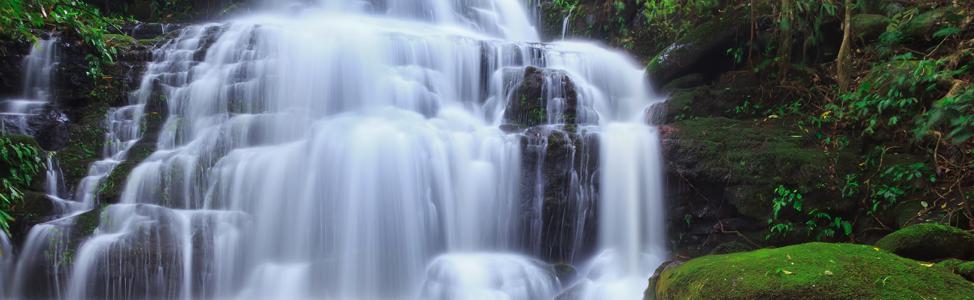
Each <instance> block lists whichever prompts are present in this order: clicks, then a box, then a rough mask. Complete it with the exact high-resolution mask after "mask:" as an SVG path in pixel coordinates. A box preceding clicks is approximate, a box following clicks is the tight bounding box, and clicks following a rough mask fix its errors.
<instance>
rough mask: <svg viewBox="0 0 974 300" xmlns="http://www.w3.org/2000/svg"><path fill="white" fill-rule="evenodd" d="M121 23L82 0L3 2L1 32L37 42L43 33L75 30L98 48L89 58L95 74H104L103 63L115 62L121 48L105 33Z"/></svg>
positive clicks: (1, 3)
mask: <svg viewBox="0 0 974 300" xmlns="http://www.w3.org/2000/svg"><path fill="white" fill-rule="evenodd" d="M119 23H120V20H119V19H116V18H109V17H105V16H102V14H101V13H100V12H99V11H98V9H97V8H94V7H92V6H90V5H88V4H87V3H85V2H84V1H80V0H4V1H0V35H5V36H10V37H14V38H22V39H27V40H30V41H34V40H37V39H38V38H39V37H38V35H39V34H40V32H44V31H51V30H61V31H73V32H75V33H77V34H78V36H80V37H81V39H82V40H83V41H84V42H85V43H86V44H87V45H88V46H91V47H92V48H93V49H94V50H95V51H94V52H95V53H94V54H89V55H88V56H87V57H86V59H87V60H88V65H89V70H88V75H89V76H92V77H99V76H101V66H102V65H105V64H111V63H113V62H114V57H115V55H116V54H117V50H116V49H115V48H114V47H111V46H110V45H108V44H107V43H106V42H105V35H106V34H108V31H109V29H110V28H111V27H117V26H119Z"/></svg>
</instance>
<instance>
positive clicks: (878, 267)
mask: <svg viewBox="0 0 974 300" xmlns="http://www.w3.org/2000/svg"><path fill="white" fill-rule="evenodd" d="M714 295H721V298H722V299H971V298H972V297H974V296H972V295H974V283H972V282H969V281H967V280H965V279H964V278H962V277H961V276H958V275H956V274H952V273H951V272H949V271H947V270H944V269H942V268H936V267H934V264H932V263H925V262H921V261H915V260H911V259H907V258H902V257H899V256H896V255H894V254H891V253H889V252H886V251H883V250H881V249H880V248H876V247H872V246H868V245H855V244H830V243H809V244H801V245H795V246H789V247H783V248H777V249H762V250H757V251H753V252H743V253H734V254H726V255H712V256H705V257H701V258H697V259H693V260H690V261H688V262H686V263H685V264H683V265H679V266H675V267H671V268H668V269H667V270H665V271H663V272H662V274H661V275H660V277H659V279H658V280H657V283H656V291H655V296H656V299H709V298H713V297H714Z"/></svg>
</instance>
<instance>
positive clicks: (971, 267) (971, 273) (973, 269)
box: [954, 261, 974, 281]
mask: <svg viewBox="0 0 974 300" xmlns="http://www.w3.org/2000/svg"><path fill="white" fill-rule="evenodd" d="M954 272H955V273H957V274H958V275H960V276H964V278H967V280H970V281H974V261H969V262H966V263H962V264H959V265H957V268H955V269H954Z"/></svg>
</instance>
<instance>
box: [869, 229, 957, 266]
mask: <svg viewBox="0 0 974 300" xmlns="http://www.w3.org/2000/svg"><path fill="white" fill-rule="evenodd" d="M876 246H877V247H879V248H882V249H885V250H887V251H890V252H892V253H896V254H898V255H900V256H904V257H909V258H913V259H921V260H939V259H945V258H959V259H965V260H969V259H974V234H972V233H970V232H967V231H964V230H961V229H959V228H955V227H951V226H947V225H942V224H934V223H924V224H917V225H913V226H910V227H906V228H903V229H900V230H897V231H896V232H893V233H891V234H889V235H887V236H885V237H883V238H882V239H880V240H879V241H877V242H876Z"/></svg>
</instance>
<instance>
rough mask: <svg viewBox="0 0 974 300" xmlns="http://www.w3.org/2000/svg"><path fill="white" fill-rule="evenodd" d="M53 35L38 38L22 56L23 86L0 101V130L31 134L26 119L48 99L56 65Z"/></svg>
mask: <svg viewBox="0 0 974 300" xmlns="http://www.w3.org/2000/svg"><path fill="white" fill-rule="evenodd" d="M57 42H58V40H57V38H53V37H52V38H49V39H42V40H38V41H37V42H36V43H34V45H33V46H32V47H31V50H30V54H28V55H27V56H26V57H24V62H23V68H24V70H23V71H24V74H23V89H22V92H21V93H22V94H21V96H20V97H19V98H16V99H7V100H3V101H0V120H2V124H0V125H2V126H3V128H2V131H3V132H4V133H6V132H12V133H19V134H31V133H32V132H31V129H30V126H29V125H28V120H29V119H30V117H32V116H36V115H37V114H40V113H41V112H42V111H43V109H44V106H45V105H47V104H48V103H49V101H50V100H51V83H52V80H53V70H54V69H55V68H56V67H57Z"/></svg>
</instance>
